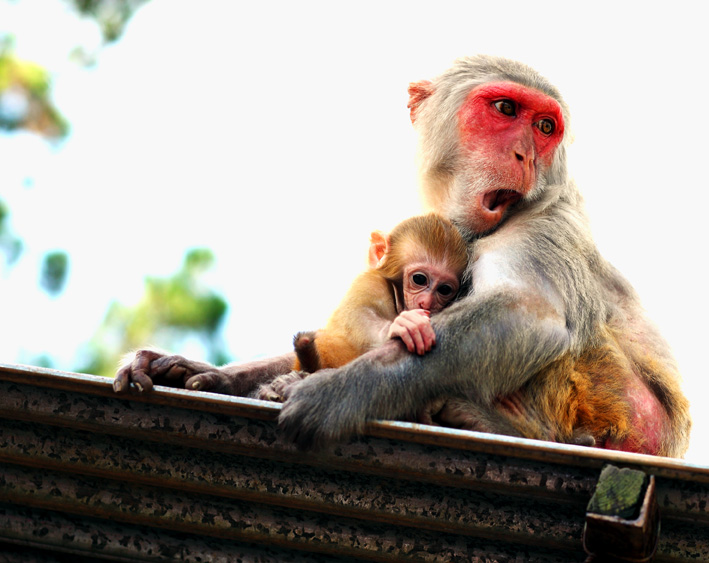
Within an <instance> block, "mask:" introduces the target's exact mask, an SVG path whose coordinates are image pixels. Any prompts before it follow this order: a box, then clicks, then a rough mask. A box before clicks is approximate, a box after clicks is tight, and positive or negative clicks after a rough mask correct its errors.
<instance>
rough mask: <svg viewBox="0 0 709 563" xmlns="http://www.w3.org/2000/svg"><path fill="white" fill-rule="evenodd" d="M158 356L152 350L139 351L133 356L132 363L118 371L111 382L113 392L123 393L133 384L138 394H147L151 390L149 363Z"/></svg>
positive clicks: (151, 381)
mask: <svg viewBox="0 0 709 563" xmlns="http://www.w3.org/2000/svg"><path fill="white" fill-rule="evenodd" d="M159 356H160V354H159V353H158V352H155V351H153V350H139V351H138V352H136V353H135V355H134V356H133V359H132V361H130V362H129V363H127V364H126V365H124V366H123V367H121V368H120V369H119V370H118V373H117V374H116V378H115V380H114V381H113V390H114V391H115V392H116V393H124V392H126V391H127V390H128V388H129V387H130V384H131V383H133V385H135V387H136V388H137V389H138V391H139V392H141V393H143V392H147V391H150V390H151V389H152V388H153V380H152V378H151V377H150V375H149V374H150V370H151V363H152V361H153V360H154V359H155V358H157V357H159Z"/></svg>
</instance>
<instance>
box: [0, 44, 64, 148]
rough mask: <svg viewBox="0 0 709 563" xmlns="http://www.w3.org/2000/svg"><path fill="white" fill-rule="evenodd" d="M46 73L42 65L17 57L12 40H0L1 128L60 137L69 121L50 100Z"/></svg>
mask: <svg viewBox="0 0 709 563" xmlns="http://www.w3.org/2000/svg"><path fill="white" fill-rule="evenodd" d="M50 85H51V82H50V79H49V73H48V72H47V71H46V70H45V69H43V68H42V67H41V66H39V65H37V64H35V63H31V62H29V61H23V60H20V59H18V58H17V57H16V56H15V55H14V53H13V51H12V41H11V40H10V39H8V38H5V39H4V40H2V41H0V129H5V130H7V131H18V130H21V129H24V130H26V131H31V132H33V133H37V134H39V135H42V136H43V137H45V138H47V139H49V140H60V139H63V138H64V137H66V135H67V133H68V132H69V124H68V123H67V121H66V120H65V119H64V118H63V117H62V115H61V114H60V113H59V110H57V108H56V107H54V105H53V103H52V101H51V99H50Z"/></svg>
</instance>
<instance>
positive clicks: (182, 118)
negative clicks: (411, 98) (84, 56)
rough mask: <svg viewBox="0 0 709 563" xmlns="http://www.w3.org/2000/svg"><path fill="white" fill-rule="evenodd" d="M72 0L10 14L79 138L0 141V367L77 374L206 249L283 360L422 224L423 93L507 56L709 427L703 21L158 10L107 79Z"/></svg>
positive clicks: (496, 8)
mask: <svg viewBox="0 0 709 563" xmlns="http://www.w3.org/2000/svg"><path fill="white" fill-rule="evenodd" d="M65 6H66V4H65V3H64V2H62V1H60V0H34V1H32V2H29V1H26V0H25V1H20V2H11V3H8V2H5V1H0V31H9V32H11V33H14V34H16V38H17V42H16V50H17V54H18V56H19V57H21V58H25V59H29V60H34V61H36V62H38V63H40V64H43V65H44V66H46V67H47V68H49V69H50V71H51V72H52V73H53V76H54V86H55V88H54V89H55V100H56V103H57V105H58V106H59V108H60V109H61V111H62V112H63V113H64V114H65V115H66V117H67V118H68V120H69V121H70V123H71V125H72V134H71V136H70V138H69V139H68V140H67V141H66V142H65V143H64V145H63V146H62V147H60V148H59V149H53V148H51V147H49V146H48V145H47V144H46V143H45V142H44V141H42V140H40V139H37V138H35V137H33V136H31V135H13V136H3V135H0V196H1V197H2V198H3V199H4V200H6V201H7V202H8V203H9V205H10V208H11V211H12V213H13V215H12V220H13V223H12V226H13V228H14V230H15V232H17V233H18V234H19V235H20V236H21V237H22V238H23V239H24V241H25V243H26V253H25V255H23V257H22V259H21V261H20V263H19V264H18V265H17V266H16V267H15V268H13V269H12V270H11V271H10V272H9V274H7V273H6V274H2V277H1V278H0V283H2V286H3V289H2V291H1V292H0V307H1V308H2V311H3V320H4V323H3V324H4V326H5V327H6V333H5V334H4V335H3V338H2V339H0V361H5V362H23V361H24V362H27V361H31V359H32V358H33V357H35V356H36V355H38V354H41V353H47V354H49V355H51V356H52V357H54V358H56V359H58V361H59V362H60V364H61V365H59V366H58V367H61V368H63V369H68V368H70V367H71V366H73V365H74V360H75V357H74V355H75V353H76V350H77V348H78V346H79V345H80V344H81V343H82V342H85V341H86V340H88V339H89V338H90V337H91V335H92V334H93V333H94V331H95V330H96V328H97V326H98V324H99V323H100V321H101V319H102V318H103V316H104V313H105V310H106V307H107V305H108V303H109V302H110V301H111V300H113V299H118V300H120V301H123V302H124V303H127V304H129V303H133V302H135V301H136V300H137V299H138V298H139V296H140V295H141V293H142V288H143V278H144V277H145V276H146V275H169V274H170V273H172V272H174V271H175V270H176V269H177V268H178V266H179V265H180V263H181V260H182V257H183V255H184V252H185V250H186V249H187V248H191V247H195V246H208V247H210V248H212V249H213V250H214V251H215V253H216V255H217V258H218V264H217V267H216V269H215V270H214V272H213V273H212V274H211V277H210V282H211V283H212V284H213V285H214V286H215V287H216V288H218V289H219V290H220V291H221V292H222V293H223V294H224V295H225V296H226V298H227V300H228V301H229V303H230V307H231V309H230V317H229V322H228V326H227V330H226V337H227V340H228V346H229V350H230V352H231V354H232V355H233V357H234V358H235V359H244V360H246V359H250V358H253V357H255V356H258V355H264V354H275V353H279V352H282V351H285V350H287V349H288V348H289V347H290V343H291V338H292V334H293V333H294V332H296V331H298V330H305V329H313V328H317V327H318V326H319V325H321V324H322V323H323V322H324V321H325V319H326V317H327V315H328V313H329V311H331V309H332V308H333V307H334V305H335V304H336V303H337V301H338V299H339V297H340V296H341V295H342V293H343V291H344V289H345V288H346V286H347V284H348V282H349V280H351V278H352V277H353V276H354V275H355V274H356V273H357V272H358V271H359V270H361V269H362V268H363V267H364V266H365V256H366V250H367V242H368V234H369V232H370V231H371V230H373V229H387V228H389V227H391V226H392V225H393V224H395V223H396V222H397V221H398V220H400V219H401V218H403V217H406V216H409V215H412V214H415V213H418V212H419V211H420V207H419V201H418V196H417V190H416V176H415V170H414V163H413V155H414V146H415V138H414V135H413V131H412V128H411V124H410V122H409V117H408V111H407V109H406V102H407V94H406V89H407V85H408V83H409V82H411V81H414V80H420V79H425V78H431V77H433V76H434V75H435V74H437V73H439V72H441V71H442V70H444V69H445V68H446V67H447V66H449V64H450V63H451V61H452V60H453V59H454V58H456V57H458V56H461V55H468V54H475V53H488V54H495V55H504V56H508V57H512V58H516V59H519V60H522V61H524V62H526V63H528V64H530V65H531V66H533V67H535V68H537V69H538V70H539V71H540V72H542V73H543V74H544V75H546V76H547V77H549V78H550V79H551V80H552V81H553V82H554V83H556V84H557V86H558V87H559V88H560V89H561V91H562V93H563V94H564V96H565V98H566V100H567V102H568V103H569V105H570V107H571V112H572V123H571V127H572V129H573V131H574V133H575V137H576V141H575V143H574V144H573V145H572V147H571V163H572V172H573V174H574V176H575V178H576V180H577V182H578V184H579V186H580V187H581V190H582V192H583V194H584V195H585V197H586V201H587V206H588V210H589V214H590V216H591V220H592V225H593V230H594V235H595V237H596V240H597V242H598V244H599V247H600V248H601V250H602V251H603V253H604V255H605V256H606V257H607V258H608V259H610V260H611V261H612V262H613V263H614V264H615V265H616V266H617V267H618V268H619V269H620V270H621V271H623V272H624V273H625V274H626V275H627V277H628V278H629V279H630V280H631V282H632V283H633V284H634V285H635V287H636V288H637V289H638V291H639V292H640V294H641V296H642V298H643V301H644V303H645V305H646V307H647V309H648V310H649V311H650V313H651V315H652V317H653V318H654V319H655V320H656V322H657V323H658V324H659V325H660V327H661V329H662V331H663V333H664V334H665V335H666V336H667V338H668V339H669V340H670V342H671V343H672V345H673V347H674V348H675V351H676V354H677V357H678V359H679V361H680V365H681V367H682V371H683V373H684V376H685V380H686V387H687V389H688V393H689V395H690V397H691V398H692V399H693V400H694V410H695V418H696V419H697V422H698V423H699V424H700V425H703V424H705V422H704V420H705V419H706V418H707V417H705V416H703V413H702V412H701V411H702V410H704V411H707V409H706V408H703V406H704V404H705V403H706V400H705V399H704V397H705V396H706V391H707V390H706V388H705V386H704V380H705V379H706V375H707V368H706V365H705V363H704V361H703V358H702V357H701V356H702V354H703V351H704V347H705V346H706V343H705V341H706V338H705V335H706V333H707V329H706V328H705V326H706V325H705V323H706V322H707V321H706V319H707V316H708V313H709V307H708V306H707V298H706V279H705V277H704V272H705V270H706V261H707V260H706V256H707V248H706V247H707V236H706V231H705V229H706V225H707V223H708V222H709V221H708V220H707V217H706V215H705V214H706V212H707V202H708V200H709V196H708V195H707V194H708V193H709V179H708V175H707V172H706V167H707V154H709V141H708V140H707V139H708V138H709V136H708V135H707V131H709V117H708V116H707V112H706V109H705V108H704V106H703V104H704V100H705V99H706V97H707V85H706V56H707V53H708V52H709V49H708V47H709V45H708V42H707V39H706V22H707V21H708V17H707V16H709V9H708V8H707V7H706V6H707V4H705V3H702V2H682V1H675V2H663V3H649V2H618V1H616V0H614V1H612V2H603V1H597V2H592V3H588V2H585V3H580V2H568V1H564V2H544V1H537V2H514V1H508V2H485V3H480V2H475V1H472V0H466V1H464V2H446V1H440V0H439V1H438V2H436V3H432V2H415V1H406V2H381V1H377V2H369V1H359V2H355V3H350V4H345V3H339V2H308V1H299V2H243V3H242V2H231V1H227V0H224V1H206V2H199V3H196V2H187V1H181V0H180V1H178V0H152V1H151V2H149V3H148V5H147V6H146V7H144V8H143V9H141V10H139V11H138V13H137V14H136V16H135V18H134V19H133V20H132V21H131V22H130V23H129V25H128V28H127V32H126V34H125V36H124V38H123V39H122V40H121V41H120V42H119V43H118V44H116V45H115V46H112V47H110V48H108V49H107V50H106V51H104V52H102V53H101V55H100V57H99V60H98V65H97V66H96V68H95V69H93V70H83V69H79V68H77V67H76V66H74V65H73V64H71V63H69V62H68V55H69V53H70V51H71V50H72V49H73V48H74V47H75V46H76V45H77V44H88V45H91V43H92V42H95V41H97V35H96V31H95V26H93V24H91V23H88V22H85V23H79V22H77V20H76V18H74V17H72V16H71V15H69V14H67V13H66V7H65ZM658 6H662V8H659V7H658ZM39 14H41V16H39ZM53 249H64V250H66V251H68V252H69V254H70V258H71V273H70V276H71V277H70V279H69V284H68V286H67V289H66V291H65V293H64V294H63V295H62V296H61V297H60V298H59V299H56V300H52V299H50V298H47V297H44V296H42V295H40V294H39V292H38V290H37V289H36V275H37V270H38V265H39V262H40V259H41V256H42V255H43V253H44V252H46V251H48V250H53ZM196 353H198V352H196ZM706 461H709V457H707V458H706Z"/></svg>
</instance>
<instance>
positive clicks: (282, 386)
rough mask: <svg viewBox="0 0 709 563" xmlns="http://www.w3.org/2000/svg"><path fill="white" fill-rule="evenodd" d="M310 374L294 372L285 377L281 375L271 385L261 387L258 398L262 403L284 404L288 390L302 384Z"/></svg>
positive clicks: (257, 394)
mask: <svg viewBox="0 0 709 563" xmlns="http://www.w3.org/2000/svg"><path fill="white" fill-rule="evenodd" d="M308 375H309V374H308V373H307V372H304V371H292V372H290V373H286V374H284V375H279V376H278V377H276V378H275V379H274V380H273V381H271V382H270V383H267V384H264V385H261V386H260V387H259V389H258V391H257V392H256V398H257V399H261V400H262V401H273V402H276V403H282V402H283V401H285V400H286V397H287V396H288V391H287V390H288V388H290V387H291V386H292V385H295V384H297V383H300V382H301V381H302V380H303V379H304V378H305V377H307V376H308Z"/></svg>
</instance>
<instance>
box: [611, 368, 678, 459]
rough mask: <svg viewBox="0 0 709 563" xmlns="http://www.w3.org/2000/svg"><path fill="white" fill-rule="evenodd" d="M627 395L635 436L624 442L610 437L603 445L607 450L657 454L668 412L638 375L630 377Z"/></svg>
mask: <svg viewBox="0 0 709 563" xmlns="http://www.w3.org/2000/svg"><path fill="white" fill-rule="evenodd" d="M625 397H626V400H627V402H628V404H629V406H630V410H631V412H632V419H631V423H630V426H631V427H632V428H633V429H634V435H635V437H631V438H628V439H626V440H623V441H622V442H616V441H613V440H611V439H610V438H608V439H607V440H606V441H605V443H603V444H602V447H603V448H605V449H607V450H621V451H624V452H634V453H639V454H649V455H657V454H658V452H659V451H660V445H661V443H662V438H663V434H664V433H663V430H664V428H665V425H666V424H667V422H668V420H667V414H666V413H665V409H664V408H663V407H662V405H661V404H660V401H659V400H658V399H657V397H656V396H655V395H654V394H653V393H652V391H650V389H648V388H647V386H646V385H645V384H644V383H643V382H642V381H640V379H639V378H638V377H637V376H634V377H632V379H630V381H629V384H628V386H627V388H626V390H625Z"/></svg>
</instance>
